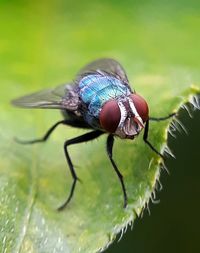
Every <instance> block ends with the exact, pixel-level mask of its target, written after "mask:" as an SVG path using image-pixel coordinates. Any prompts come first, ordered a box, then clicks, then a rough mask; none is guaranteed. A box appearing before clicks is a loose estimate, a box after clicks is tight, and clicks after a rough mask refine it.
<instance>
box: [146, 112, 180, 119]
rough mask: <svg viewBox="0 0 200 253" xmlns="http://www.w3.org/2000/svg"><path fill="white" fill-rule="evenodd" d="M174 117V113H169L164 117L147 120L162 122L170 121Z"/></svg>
mask: <svg viewBox="0 0 200 253" xmlns="http://www.w3.org/2000/svg"><path fill="white" fill-rule="evenodd" d="M175 115H176V113H171V114H169V115H167V116H165V117H159V118H155V117H149V120H152V121H163V120H167V119H170V118H172V117H174V116H175Z"/></svg>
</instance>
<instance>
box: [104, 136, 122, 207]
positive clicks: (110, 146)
mask: <svg viewBox="0 0 200 253" xmlns="http://www.w3.org/2000/svg"><path fill="white" fill-rule="evenodd" d="M113 144H114V137H113V135H112V134H110V135H109V136H108V138H107V153H108V157H109V159H110V161H111V163H112V166H113V168H114V170H115V172H116V173H117V176H118V178H119V180H120V183H121V186H122V191H123V194H124V208H125V207H126V206H127V194H126V188H125V185H124V180H123V176H122V174H121V173H120V171H119V170H118V168H117V165H116V163H115V162H114V160H113V158H112V150H113Z"/></svg>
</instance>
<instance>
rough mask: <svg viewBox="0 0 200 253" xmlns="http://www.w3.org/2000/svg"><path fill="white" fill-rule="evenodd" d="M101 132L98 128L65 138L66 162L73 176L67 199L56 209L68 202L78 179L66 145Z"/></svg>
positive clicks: (88, 138) (96, 136)
mask: <svg viewBox="0 0 200 253" xmlns="http://www.w3.org/2000/svg"><path fill="white" fill-rule="evenodd" d="M102 134H103V132H101V131H99V130H96V131H92V132H89V133H86V134H83V135H81V136H78V137H75V138H73V139H70V140H67V141H66V142H65V143H64V152H65V157H66V159H67V163H68V166H69V169H70V172H71V175H72V178H73V183H72V186H71V190H70V193H69V196H68V198H67V200H66V201H65V202H64V203H63V204H62V205H61V206H60V207H59V208H58V211H61V210H63V209H64V208H65V207H66V206H67V204H68V203H69V202H70V200H71V199H72V197H73V194H74V190H75V186H76V182H77V180H78V177H77V175H76V172H75V169H74V166H73V163H72V161H71V158H70V156H69V153H68V150H67V148H68V146H69V145H73V144H78V143H81V142H87V141H90V140H93V139H96V138H98V137H99V136H100V135H102Z"/></svg>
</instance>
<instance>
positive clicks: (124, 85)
mask: <svg viewBox="0 0 200 253" xmlns="http://www.w3.org/2000/svg"><path fill="white" fill-rule="evenodd" d="M12 104H13V105H15V106H19V107H28V108H45V109H46V108H47V109H60V110H61V111H62V114H63V116H64V119H63V120H60V121H58V122H57V123H55V124H54V125H53V126H52V127H51V128H50V129H49V130H48V131H47V132H46V134H45V135H44V136H43V137H42V138H40V139H35V140H30V141H18V142H20V143H22V144H34V143H39V142H45V141H46V140H47V139H48V138H49V137H50V135H51V133H52V132H53V131H54V130H55V129H56V128H57V126H59V125H61V124H63V125H68V126H73V127H78V128H85V129H92V131H90V132H88V133H86V134H83V135H81V136H78V137H75V138H73V139H69V140H66V141H65V142H64V153H65V157H66V160H67V163H68V166H69V169H70V172H71V175H72V178H73V183H72V185H71V190H70V193H69V195H68V198H67V199H66V201H65V202H64V203H63V204H62V205H61V206H60V207H59V208H58V210H63V209H64V208H65V207H66V206H67V205H68V203H69V202H70V200H71V199H72V197H73V194H74V190H75V186H76V183H77V180H78V177H77V174H76V171H75V169H74V166H73V163H72V160H71V158H70V155H69V152H68V146H70V145H73V144H78V143H81V142H87V141H90V140H93V139H96V138H98V137H99V136H101V135H102V134H105V133H106V134H108V137H107V144H106V149H107V154H108V158H109V160H110V162H111V164H112V167H113V169H114V170H115V172H116V174H117V176H118V179H119V181H120V184H121V187H122V191H123V198H124V207H126V206H127V200H128V199H127V193H126V187H125V184H124V180H123V175H122V174H121V172H120V171H119V169H118V167H117V165H116V163H115V161H114V160H113V154H112V150H113V145H114V138H115V137H119V138H121V139H134V138H135V137H136V136H137V135H138V134H139V133H140V132H141V131H142V130H143V129H144V134H143V140H144V142H145V143H146V144H147V145H148V146H149V147H150V148H151V149H152V150H153V151H154V152H155V153H156V154H158V155H159V156H160V157H162V158H163V155H162V154H161V153H159V152H158V151H157V150H156V149H155V148H154V146H153V145H152V144H151V143H150V142H149V141H148V130H149V121H150V120H155V121H161V120H166V119H169V118H170V117H172V116H174V114H170V115H168V116H166V117H162V118H152V117H149V108H148V104H147V102H146V101H145V99H144V98H143V97H141V96H140V95H139V94H138V93H136V92H135V90H132V89H131V87H130V85H129V81H128V78H127V75H126V73H125V71H124V69H123V67H122V66H121V65H120V64H119V63H118V62H117V61H115V60H113V59H99V60H96V61H94V62H92V63H90V64H88V65H87V66H85V67H84V68H83V69H82V70H81V71H80V72H79V73H78V74H77V76H76V78H75V80H74V81H72V82H71V83H69V84H64V85H61V86H58V87H56V88H54V89H46V90H43V91H39V92H36V93H33V94H30V95H27V96H24V97H20V98H18V99H15V100H13V101H12Z"/></svg>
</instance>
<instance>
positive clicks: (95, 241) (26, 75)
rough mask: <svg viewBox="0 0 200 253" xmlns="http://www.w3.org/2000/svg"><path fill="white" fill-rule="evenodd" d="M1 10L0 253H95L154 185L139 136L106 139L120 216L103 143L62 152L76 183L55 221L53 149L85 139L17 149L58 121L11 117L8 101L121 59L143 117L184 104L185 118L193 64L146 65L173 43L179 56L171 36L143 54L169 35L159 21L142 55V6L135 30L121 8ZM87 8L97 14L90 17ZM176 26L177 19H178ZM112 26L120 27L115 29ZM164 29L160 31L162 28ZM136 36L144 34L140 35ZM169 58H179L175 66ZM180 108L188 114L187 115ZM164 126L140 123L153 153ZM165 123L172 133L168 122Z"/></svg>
mask: <svg viewBox="0 0 200 253" xmlns="http://www.w3.org/2000/svg"><path fill="white" fill-rule="evenodd" d="M1 7H2V8H0V24H1V26H2V29H1V30H2V34H3V36H2V37H1V38H0V69H1V74H0V82H1V107H0V121H1V122H0V137H1V143H0V150H1V157H0V175H1V176H0V189H1V191H0V230H1V233H0V248H1V249H2V252H87V253H88V252H97V251H99V250H100V249H104V248H106V247H107V246H108V245H109V244H110V243H111V242H112V241H113V240H114V239H115V237H116V235H117V234H118V233H119V232H121V231H124V230H125V229H126V227H127V226H128V225H131V224H132V223H133V222H134V220H135V218H136V217H137V216H138V215H140V213H141V212H142V210H143V209H144V208H145V206H146V204H147V203H148V201H149V200H150V198H151V196H153V194H154V192H155V187H156V182H157V180H159V174H160V163H161V159H160V158H159V157H158V156H157V155H156V154H155V153H153V152H152V150H150V149H149V147H148V146H147V145H145V144H144V142H143V140H142V135H140V136H139V137H138V138H137V139H135V140H134V141H131V140H129V141H128V140H127V141H125V140H119V139H116V145H115V146H114V159H115V161H116V163H117V164H118V167H119V169H120V171H121V173H122V174H123V176H124V181H125V185H126V188H127V194H128V206H127V208H126V209H124V208H123V195H122V191H121V187H120V183H119V181H118V178H117V176H116V174H115V173H114V170H113V168H112V166H111V164H110V162H109V160H108V158H107V156H106V151H105V141H106V136H102V137H100V138H99V140H98V141H93V142H88V143H84V144H80V145H75V146H73V147H70V154H71V157H72V161H73V162H74V164H75V167H76V171H77V174H78V176H79V178H80V179H81V180H82V183H78V184H77V188H76V191H75V196H74V198H73V199H72V201H71V203H70V205H69V206H68V207H67V208H66V209H65V210H64V211H63V212H58V211H57V210H56V208H57V207H58V206H59V205H60V204H62V203H63V202H64V201H65V200H66V198H67V196H68V193H69V191H70V187H71V184H72V179H71V175H70V172H69V170H68V167H67V164H66V160H65V157H64V152H63V142H64V140H66V139H70V138H72V137H73V136H78V135H81V134H83V133H84V132H85V131H83V130H77V129H72V128H70V127H63V126H62V127H60V128H59V129H58V130H57V131H56V132H55V133H54V134H53V135H52V137H51V138H50V140H49V141H48V142H47V143H43V144H38V145H33V146H23V145H19V144H18V143H16V142H15V141H14V137H16V136H17V137H19V138H21V139H32V138H37V137H40V136H42V135H43V134H44V133H45V131H46V130H47V129H48V128H49V127H50V126H51V125H52V124H54V123H55V122H56V121H58V120H59V119H61V117H62V116H61V114H59V112H58V111H56V110H53V111H51V110H41V111H38V110H35V111H34V110H24V111H23V110H19V109H16V108H12V107H11V105H10V104H9V103H10V100H11V99H13V98H15V97H17V96H20V95H23V94H25V93H29V92H32V91H34V90H35V91H36V90H39V89H42V88H46V87H48V86H53V85H57V84H59V83H62V82H66V81H70V80H71V79H72V78H73V74H74V73H76V71H78V70H79V68H81V67H82V65H83V64H85V63H86V62H88V61H89V60H91V59H92V58H93V59H94V58H95V57H96V58H97V57H101V56H105V55H106V56H109V57H114V58H117V59H119V60H120V59H121V62H122V64H123V66H124V67H125V68H126V69H127V73H128V76H129V79H130V80H131V82H133V81H134V88H135V89H136V91H137V92H138V93H139V94H141V95H142V96H144V97H145V98H146V99H147V101H148V102H149V106H150V114H151V116H155V117H160V116H166V115H168V114H170V113H172V112H179V110H180V108H181V107H182V106H184V105H186V104H187V108H189V109H190V110H191V112H192V110H193V108H194V107H195V108H198V109H199V104H198V103H199V102H198V100H195V99H197V98H198V97H197V94H198V93H200V88H199V85H197V84H196V85H189V82H187V81H186V80H187V75H188V73H189V74H190V75H191V76H192V80H194V81H195V80H196V79H197V80H198V77H199V76H198V74H197V71H196V70H195V67H196V68H197V69H198V64H199V63H198V62H192V60H193V59H194V58H193V56H191V58H189V57H190V56H188V55H187V56H184V55H183V56H182V59H181V61H182V62H183V63H184V62H187V59H191V64H190V66H193V68H191V69H190V68H187V67H185V66H184V65H181V66H179V65H178V66H174V67H173V66H172V65H170V66H168V65H163V63H162V60H160V59H161V58H162V57H161V58H156V57H157V54H159V53H162V54H163V55H164V56H166V61H169V62H173V59H174V55H175V53H174V52H172V53H171V54H169V51H170V48H173V46H176V45H175V44H176V43H177V45H178V44H179V46H180V48H181V47H182V45H181V43H180V42H181V39H182V36H181V35H184V33H183V34H182V33H181V30H180V39H179V38H178V37H177V41H175V42H174V41H173V42H172V44H171V47H170V46H169V47H166V52H163V49H162V48H156V49H155V48H154V46H153V45H154V42H156V43H158V45H159V42H161V43H162V45H164V44H165V43H164V38H168V36H169V35H172V34H174V33H175V31H176V30H175V28H174V23H173V22H172V21H169V20H168V19H167V14H166V16H164V17H162V19H161V22H160V24H156V23H155V22H154V21H155V20H152V21H151V22H150V23H151V24H152V25H153V26H154V30H152V31H157V32H158V34H159V35H160V36H157V37H156V39H157V40H156V41H155V39H154V35H155V34H149V44H148V45H143V47H142V43H144V41H145V38H146V35H147V33H148V32H149V33H150V31H151V27H149V24H150V23H149V22H147V21H146V19H145V18H144V17H146V14H148V17H149V18H150V17H151V14H149V13H150V12H149V10H150V9H151V7H150V6H148V5H147V6H145V8H144V10H143V6H142V7H140V5H137V4H135V5H134V4H133V6H132V7H134V8H135V10H137V11H141V10H142V11H143V12H142V13H143V15H141V16H137V15H136V16H135V19H136V21H135V22H133V21H132V20H131V18H132V16H131V14H130V12H129V7H127V6H125V5H121V4H120V3H117V4H116V5H115V3H113V4H107V3H104V2H103V3H102V4H99V3H98V1H97V2H96V1H94V2H93V3H91V4H89V3H84V4H83V3H81V2H80V5H78V7H77V5H76V6H75V4H66V3H65V2H60V3H57V2H56V1H53V0H52V1H48V2H47V3H46V4H45V2H44V3H43V4H39V3H37V1H35V2H32V3H23V2H22V3H21V4H17V2H16V3H15V2H13V5H11V4H9V3H7V2H4V3H2V6H1ZM159 8H161V7H160V6H157V11H158V13H159ZM97 9H98V10H99V11H100V12H101V15H100V14H99V16H98V15H97V16H96V15H95V16H94V13H96V10H97ZM161 9H162V8H161ZM122 12H123V13H126V15H125V14H123V15H122ZM97 14H98V13H97ZM74 15H75V16H74ZM102 17H104V20H103V21H104V23H102ZM140 17H142V18H143V19H142V20H141V19H140ZM192 17H193V18H192V20H190V21H191V22H193V23H194V24H196V20H195V15H193V16H192ZM151 18H153V17H151ZM176 18H177V20H179V19H180V20H181V18H180V16H178V17H176ZM178 18H179V19H178ZM110 20H111V22H110V23H109V21H110ZM112 20H113V22H112ZM116 20H119V21H120V22H118V23H117V25H116ZM130 20H131V21H130ZM173 21H174V22H175V21H176V20H175V19H173ZM108 23H109V25H108V26H106V25H105V24H108ZM193 23H192V24H193ZM156 25H157V26H156ZM167 25H168V26H169V27H168V30H166V29H163V27H165V26H167ZM179 25H180V24H179V23H178V24H177V27H179ZM124 27H126V29H127V31H126V32H124ZM144 27H145V28H146V29H147V30H146V31H147V32H144V33H143V32H141V29H142V28H144ZM191 27H192V25H191V26H189V27H188V31H190V29H191ZM185 29H187V28H185ZM111 31H113V32H111ZM119 32H121V33H123V36H119ZM133 34H134V35H133ZM135 35H137V36H136V37H135ZM178 39H179V40H178ZM109 41H112V43H109ZM130 41H132V42H133V43H134V46H133V44H132V42H131V43H130ZM197 41H198V40H197ZM151 45H152V47H151ZM136 48H137V49H138V50H139V54H140V55H141V56H139V55H138V52H137V50H136ZM143 49H144V51H146V54H145V53H144V51H143ZM183 51H184V49H183V48H182V51H181V49H180V52H183ZM147 52H148V53H147ZM192 53H193V51H191V54H189V55H193V54H192ZM133 56H134V57H133ZM167 57H168V58H167ZM170 57H171V58H170ZM133 58H134V59H133ZM177 59H179V55H178V56H177V58H176V59H175V62H176V60H177ZM157 61H158V62H157ZM150 62H152V65H150V67H148V64H150ZM195 64H196V65H195ZM194 66H195V67H194ZM133 72H134V74H133ZM158 73H159V74H158ZM133 76H134V77H133ZM188 102H192V103H193V105H194V106H191V107H190V106H189V105H188ZM170 122H171V120H167V121H164V122H159V123H158V122H151V124H150V131H149V140H150V141H151V143H152V144H153V145H154V146H155V147H156V148H157V149H158V150H162V151H164V150H165V151H166V152H167V150H166V143H167V130H168V129H169V124H170ZM174 124H175V125H176V126H177V127H179V128H180V125H179V124H178V122H177V121H176V120H174ZM172 127H173V125H171V131H172V134H173V129H172Z"/></svg>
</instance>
